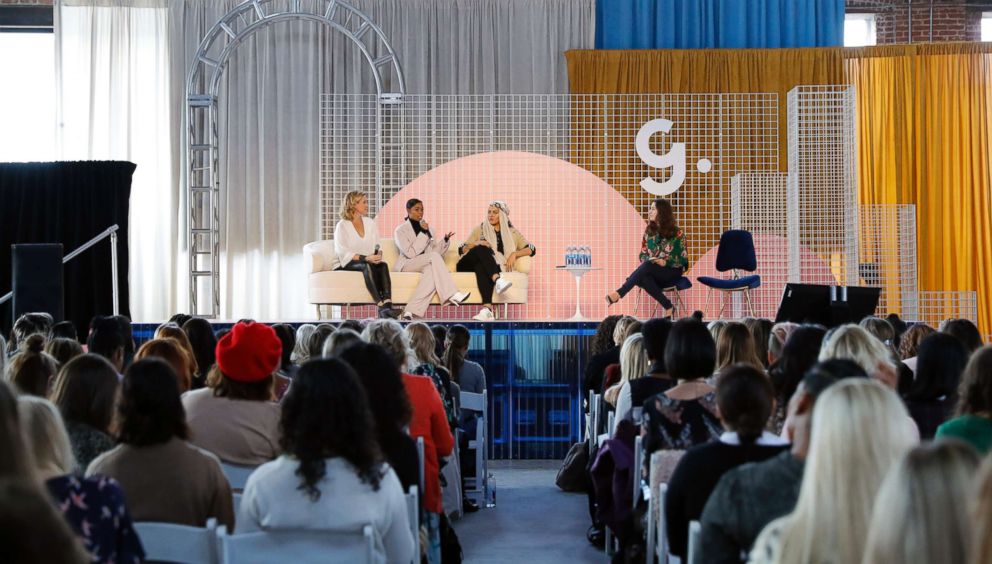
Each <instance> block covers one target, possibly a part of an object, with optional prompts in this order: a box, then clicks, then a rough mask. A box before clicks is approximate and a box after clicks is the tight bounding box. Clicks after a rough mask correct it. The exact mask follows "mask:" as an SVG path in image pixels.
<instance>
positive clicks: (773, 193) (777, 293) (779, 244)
mask: <svg viewBox="0 0 992 564" xmlns="http://www.w3.org/2000/svg"><path fill="white" fill-rule="evenodd" d="M787 184H788V175H787V174H786V173H781V172H773V173H763V174H752V173H749V174H738V175H737V176H734V178H733V179H732V181H731V188H730V192H731V228H732V229H744V230H747V231H750V232H751V235H752V237H753V238H754V246H755V251H756V254H757V258H758V265H759V273H760V274H761V286H760V287H759V288H757V289H755V290H753V291H752V292H751V300H752V303H753V306H754V313H755V315H756V316H757V317H764V318H769V319H774V318H775V312H776V311H777V310H778V305H779V302H781V300H782V292H783V290H784V288H785V284H786V283H787V282H788V281H789V246H788V229H787V226H786V222H784V221H783V218H784V217H785V216H786V214H787V207H786V191H787V189H788V188H787ZM748 314H749V312H748V311H747V310H746V309H745V307H744V303H743V300H742V299H741V296H739V295H736V294H735V295H734V301H733V307H732V311H731V316H732V317H737V318H739V317H744V316H745V315H748Z"/></svg>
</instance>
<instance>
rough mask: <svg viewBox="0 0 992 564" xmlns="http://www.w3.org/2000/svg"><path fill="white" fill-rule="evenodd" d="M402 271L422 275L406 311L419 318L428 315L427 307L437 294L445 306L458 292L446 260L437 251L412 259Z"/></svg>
mask: <svg viewBox="0 0 992 564" xmlns="http://www.w3.org/2000/svg"><path fill="white" fill-rule="evenodd" d="M400 270H401V271H402V272H419V273H420V283H419V284H417V288H416V289H415V290H414V291H413V295H412V296H410V301H409V302H407V304H406V309H405V311H408V312H410V313H412V314H413V315H416V316H417V317H423V316H424V314H425V313H427V307H428V306H430V305H431V300H432V299H433V298H434V293H435V292H437V297H438V298H439V299H440V300H441V303H442V304H443V303H444V302H445V301H447V300H448V298H450V297H451V296H453V295H455V292H457V291H458V288H457V287H456V286H455V280H454V279H453V278H452V277H451V273H450V272H448V267H447V266H445V264H444V259H443V258H441V255H440V254H438V253H437V252H435V251H427V252H426V253H424V254H422V255H419V256H417V257H415V258H413V259H411V260H410V261H409V262H407V263H406V264H404V265H403V268H401V269H400Z"/></svg>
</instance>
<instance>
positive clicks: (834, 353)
mask: <svg viewBox="0 0 992 564" xmlns="http://www.w3.org/2000/svg"><path fill="white" fill-rule="evenodd" d="M831 358H847V359H850V360H853V361H854V362H856V363H858V365H860V366H861V368H863V369H864V371H865V372H867V373H868V375H869V376H871V377H872V378H876V379H878V380H879V381H881V382H882V383H883V384H885V385H886V386H889V387H890V388H892V389H893V390H894V389H896V387H897V385H898V374H897V373H896V368H895V365H893V363H892V360H893V359H892V352H891V351H890V350H889V348H888V347H886V346H885V344H883V343H882V341H879V340H878V339H876V338H875V337H874V336H872V334H871V333H869V332H868V331H865V330H864V329H863V328H861V327H859V326H857V325H842V326H840V327H836V328H834V329H833V330H832V331H831V332H830V333H828V334H827V336H826V337H824V339H823V345H822V347H821V348H820V360H830V359H831Z"/></svg>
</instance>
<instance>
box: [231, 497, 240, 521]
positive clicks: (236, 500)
mask: <svg viewBox="0 0 992 564" xmlns="http://www.w3.org/2000/svg"><path fill="white" fill-rule="evenodd" d="M241 496H242V494H241V493H240V492H234V493H232V494H231V497H233V498H234V499H233V500H232V502H233V504H234V516H235V517H237V516H238V512H239V511H241Z"/></svg>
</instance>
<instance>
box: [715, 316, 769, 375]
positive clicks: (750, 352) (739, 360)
mask: <svg viewBox="0 0 992 564" xmlns="http://www.w3.org/2000/svg"><path fill="white" fill-rule="evenodd" d="M733 364H750V365H751V366H753V367H755V368H761V369H764V368H765V365H764V363H763V361H762V360H761V359H760V358H759V357H758V353H757V352H756V351H755V348H754V337H752V335H751V332H750V331H748V328H747V326H746V325H744V324H743V323H737V322H731V323H728V324H727V325H726V326H725V327H724V328H723V330H722V331H720V337H719V338H718V339H717V340H716V371H717V372H719V371H720V370H723V369H724V368H726V367H727V366H731V365H733Z"/></svg>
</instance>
